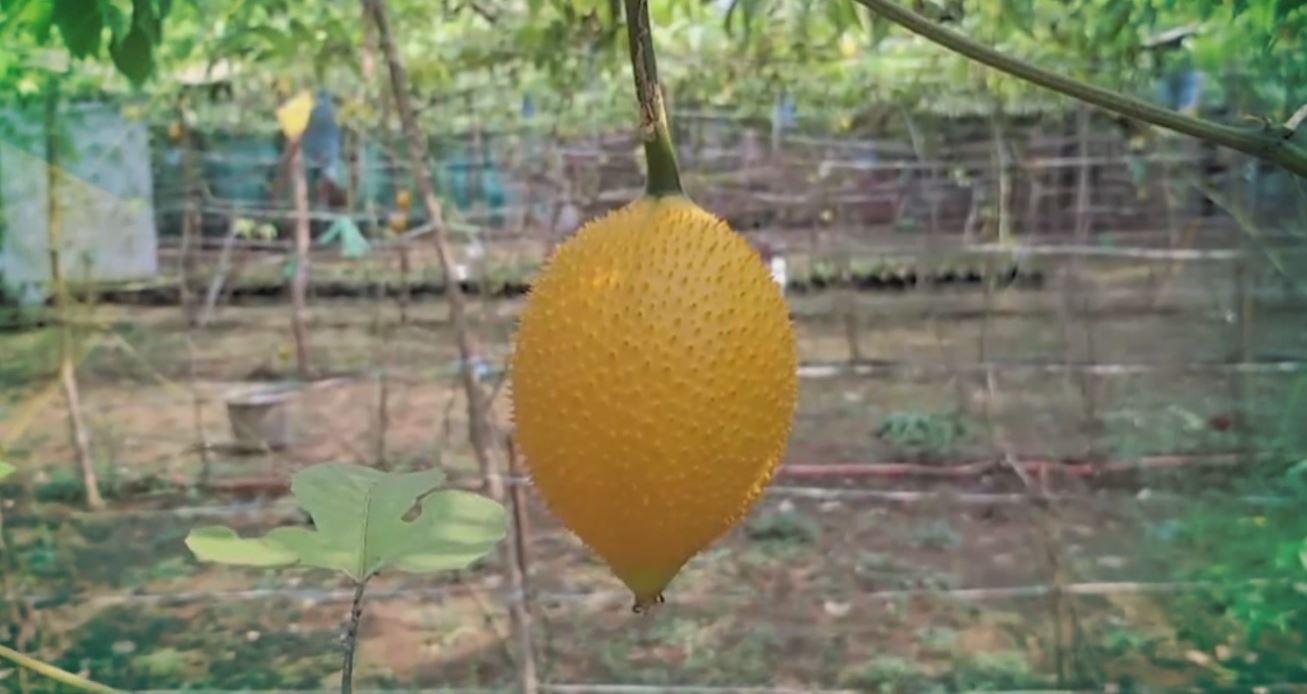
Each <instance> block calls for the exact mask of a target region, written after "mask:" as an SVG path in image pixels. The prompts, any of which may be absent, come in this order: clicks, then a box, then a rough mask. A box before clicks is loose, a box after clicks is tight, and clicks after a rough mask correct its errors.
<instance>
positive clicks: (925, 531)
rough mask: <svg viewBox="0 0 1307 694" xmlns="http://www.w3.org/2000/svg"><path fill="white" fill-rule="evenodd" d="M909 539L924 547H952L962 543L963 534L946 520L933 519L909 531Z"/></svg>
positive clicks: (913, 543) (915, 544)
mask: <svg viewBox="0 0 1307 694" xmlns="http://www.w3.org/2000/svg"><path fill="white" fill-rule="evenodd" d="M908 541H909V542H910V543H912V545H914V546H916V547H920V548H922V549H952V548H954V547H957V546H958V545H961V544H962V536H961V535H960V534H958V531H956V530H954V529H953V526H952V524H950V523H949V522H948V521H946V520H933V521H930V522H929V523H926V524H925V525H920V526H915V527H913V528H912V529H911V530H909V531H908Z"/></svg>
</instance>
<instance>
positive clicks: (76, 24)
mask: <svg viewBox="0 0 1307 694" xmlns="http://www.w3.org/2000/svg"><path fill="white" fill-rule="evenodd" d="M171 8H172V0H4V2H0V43H3V44H4V45H5V47H6V50H5V53H4V54H3V56H0V75H2V76H3V77H4V78H5V79H6V80H15V78H16V80H17V81H21V80H23V79H24V78H26V79H28V80H31V79H32V75H31V74H30V71H31V70H33V69H35V70H52V69H53V70H56V71H62V70H61V69H60V68H61V67H66V66H67V60H66V58H71V59H72V60H74V61H90V62H95V61H99V60H108V61H109V62H110V63H111V64H112V65H113V67H114V68H115V69H116V70H117V72H118V73H119V74H121V75H122V76H124V77H126V78H127V79H128V80H130V81H131V82H133V83H135V84H141V83H143V82H144V81H145V80H146V79H148V78H149V77H150V75H151V74H152V73H153V72H154V67H155V62H156V61H155V48H156V46H158V45H159V43H160V42H162V41H163V39H164V20H165V19H166V18H167V16H168V13H169V11H170V10H171ZM51 49H55V50H59V51H60V53H55V54H52V53H51ZM29 88H30V87H29Z"/></svg>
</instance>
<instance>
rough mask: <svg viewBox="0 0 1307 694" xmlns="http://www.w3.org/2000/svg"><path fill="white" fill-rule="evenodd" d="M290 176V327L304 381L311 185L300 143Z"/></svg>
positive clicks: (292, 149)
mask: <svg viewBox="0 0 1307 694" xmlns="http://www.w3.org/2000/svg"><path fill="white" fill-rule="evenodd" d="M288 147H289V148H290V175H291V180H293V181H294V186H295V274H294V275H293V276H292V278H291V284H290V324H291V332H292V334H293V336H294V338H295V365H296V367H297V369H298V371H299V377H300V380H301V381H308V380H310V377H311V369H310V367H309V336H308V328H307V327H306V326H305V324H304V320H305V319H304V313H305V310H306V308H305V304H306V303H307V301H306V295H307V294H308V286H309V240H310V239H309V236H310V227H309V182H308V177H307V176H306V174H305V172H304V148H303V147H302V146H301V142H300V141H299V140H295V141H293V142H291V143H290V144H289V145H288Z"/></svg>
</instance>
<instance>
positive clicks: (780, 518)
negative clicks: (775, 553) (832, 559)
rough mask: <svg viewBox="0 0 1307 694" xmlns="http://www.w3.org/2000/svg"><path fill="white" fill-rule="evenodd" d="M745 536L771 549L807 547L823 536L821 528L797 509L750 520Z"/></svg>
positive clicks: (779, 510)
mask: <svg viewBox="0 0 1307 694" xmlns="http://www.w3.org/2000/svg"><path fill="white" fill-rule="evenodd" d="M744 533H745V535H746V536H747V537H748V538H749V539H750V540H752V541H754V542H757V543H761V544H763V545H764V546H767V547H769V548H784V547H792V546H801V545H807V544H811V543H813V542H815V541H816V540H817V538H818V537H819V536H820V535H821V526H820V525H818V524H817V522H816V521H814V520H812V519H811V518H809V517H807V516H805V515H804V514H803V513H801V512H799V511H798V510H797V509H793V508H790V509H785V508H782V509H778V510H776V511H771V512H766V513H761V514H758V515H756V516H754V517H753V518H751V519H750V520H749V522H748V523H746V524H745V527H744Z"/></svg>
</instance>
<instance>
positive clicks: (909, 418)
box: [874, 410, 981, 459]
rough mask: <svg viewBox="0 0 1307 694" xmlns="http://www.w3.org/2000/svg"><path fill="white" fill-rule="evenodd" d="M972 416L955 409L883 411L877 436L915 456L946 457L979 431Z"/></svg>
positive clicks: (876, 432) (876, 431)
mask: <svg viewBox="0 0 1307 694" xmlns="http://www.w3.org/2000/svg"><path fill="white" fill-rule="evenodd" d="M980 430H981V428H980V426H979V425H978V424H977V423H976V422H975V421H973V420H972V418H970V417H968V416H967V415H965V414H963V413H961V412H955V411H949V410H945V411H926V412H918V411H915V410H900V411H896V412H891V413H889V414H887V415H885V417H884V418H882V419H881V420H880V422H879V424H877V426H876V429H875V432H874V433H875V436H876V438H878V439H880V440H882V441H884V442H885V443H887V444H889V445H891V446H893V447H894V448H896V449H898V450H900V451H901V452H902V453H903V454H905V455H908V456H913V457H917V458H936V459H938V458H947V457H949V456H951V455H953V454H955V453H956V452H957V451H958V450H959V448H960V447H961V446H962V444H963V443H966V442H967V441H968V440H969V439H970V438H971V437H972V436H974V435H975V434H976V433H977V432H978V431H980Z"/></svg>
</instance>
